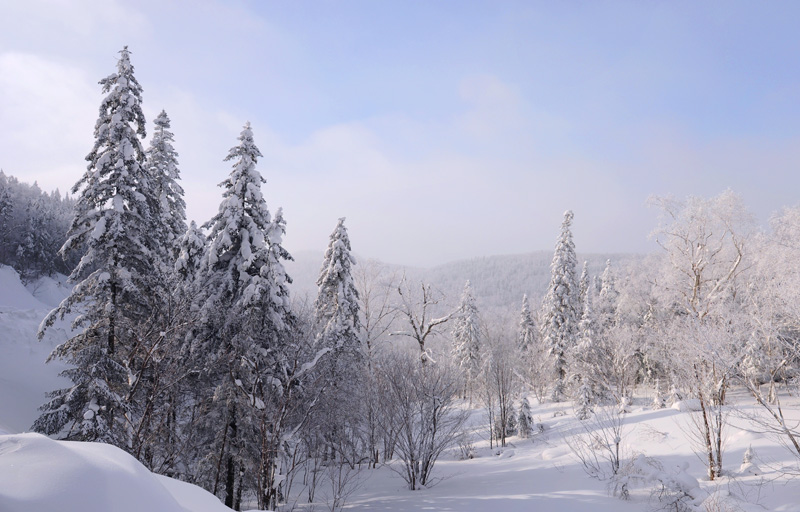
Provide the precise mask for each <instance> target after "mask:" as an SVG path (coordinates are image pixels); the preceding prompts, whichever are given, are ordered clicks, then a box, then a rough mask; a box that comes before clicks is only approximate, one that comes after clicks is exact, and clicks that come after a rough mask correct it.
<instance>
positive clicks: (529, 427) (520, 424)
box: [517, 398, 533, 439]
mask: <svg viewBox="0 0 800 512" xmlns="http://www.w3.org/2000/svg"><path fill="white" fill-rule="evenodd" d="M517 430H518V431H519V436H520V437H521V438H523V439H527V438H529V437H530V436H531V434H532V433H533V416H532V415H531V404H530V402H528V399H527V398H523V399H522V403H521V404H520V405H519V414H518V415H517Z"/></svg>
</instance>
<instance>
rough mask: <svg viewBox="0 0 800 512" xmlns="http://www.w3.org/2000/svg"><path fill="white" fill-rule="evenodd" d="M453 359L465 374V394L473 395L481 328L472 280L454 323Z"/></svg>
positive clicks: (479, 356) (479, 363) (478, 361)
mask: <svg viewBox="0 0 800 512" xmlns="http://www.w3.org/2000/svg"><path fill="white" fill-rule="evenodd" d="M452 335H453V361H454V362H455V364H456V366H458V367H459V368H461V371H462V373H463V376H464V395H465V397H466V396H471V395H472V391H473V389H472V388H473V386H474V383H475V381H476V379H477V377H478V373H479V372H480V368H481V329H480V318H479V315H478V306H477V305H476V304H475V297H473V295H472V287H471V286H470V282H469V281H467V283H466V284H465V285H464V291H463V292H462V294H461V303H460V304H459V306H458V312H457V313H456V315H455V318H454V324H453V332H452Z"/></svg>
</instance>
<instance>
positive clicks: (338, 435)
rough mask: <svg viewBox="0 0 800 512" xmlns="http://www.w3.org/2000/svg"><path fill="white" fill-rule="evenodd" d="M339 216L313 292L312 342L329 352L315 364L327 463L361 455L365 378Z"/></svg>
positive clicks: (356, 305) (344, 231) (351, 261)
mask: <svg viewBox="0 0 800 512" xmlns="http://www.w3.org/2000/svg"><path fill="white" fill-rule="evenodd" d="M344 221H345V219H344V218H340V219H339V221H338V222H337V224H336V227H335V228H334V230H333V232H332V233H331V235H330V238H329V241H328V247H327V249H326V250H325V257H324V259H323V262H322V266H321V268H320V271H319V277H318V278H317V286H318V287H319V291H318V294H317V298H316V300H315V301H314V323H315V325H316V331H317V336H316V341H315V343H316V346H317V347H319V348H320V349H327V350H329V351H330V352H331V356H330V357H329V358H326V360H325V362H324V364H322V365H320V367H319V372H318V375H319V378H320V379H321V382H322V383H324V386H325V388H326V389H325V392H324V393H323V395H322V400H321V403H320V406H319V409H320V411H318V414H317V416H318V417H317V419H316V420H317V421H316V422H315V427H317V430H318V431H320V432H321V433H322V438H323V439H324V443H325V449H326V452H325V453H324V454H323V457H328V458H330V460H331V462H330V463H331V464H341V463H343V460H345V459H347V460H358V459H361V458H362V457H364V456H365V455H364V454H363V453H361V452H363V450H365V447H364V446H362V443H361V442H360V441H361V439H360V435H359V434H360V432H361V431H362V421H363V419H362V418H360V417H359V413H360V412H361V405H363V404H361V403H359V402H358V396H359V391H360V387H361V383H362V382H363V381H364V378H365V377H366V372H365V369H366V368H365V363H366V358H365V354H364V351H363V350H362V347H361V334H362V326H361V318H360V304H359V294H358V291H357V290H356V286H355V281H354V279H353V266H354V265H355V263H356V260H355V258H354V257H353V255H352V254H351V250H352V247H351V245H350V238H349V237H348V234H347V228H346V227H345V225H344Z"/></svg>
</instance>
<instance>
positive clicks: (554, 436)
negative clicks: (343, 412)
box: [0, 267, 800, 512]
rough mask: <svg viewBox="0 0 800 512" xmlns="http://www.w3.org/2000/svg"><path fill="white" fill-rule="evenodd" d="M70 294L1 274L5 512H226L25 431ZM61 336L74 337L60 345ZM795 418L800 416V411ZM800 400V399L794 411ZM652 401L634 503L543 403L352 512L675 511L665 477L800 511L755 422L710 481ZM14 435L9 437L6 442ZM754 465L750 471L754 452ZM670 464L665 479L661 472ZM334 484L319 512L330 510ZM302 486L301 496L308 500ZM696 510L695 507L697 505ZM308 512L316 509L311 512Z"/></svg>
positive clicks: (741, 501) (0, 503)
mask: <svg viewBox="0 0 800 512" xmlns="http://www.w3.org/2000/svg"><path fill="white" fill-rule="evenodd" d="M65 295H66V288H65V287H64V286H63V285H62V284H60V282H59V281H56V280H52V279H44V280H41V281H39V282H38V283H35V284H34V285H29V286H28V287H27V288H26V287H25V286H23V285H22V284H21V283H20V281H19V278H18V277H17V275H16V273H15V272H14V271H13V270H12V269H10V268H8V267H0V430H2V431H4V432H5V433H6V434H5V435H0V511H2V512H32V511H50V510H64V511H81V512H91V511H103V512H128V511H130V512H134V511H136V512H139V511H174V512H184V511H195V512H214V511H222V510H227V508H226V507H224V506H223V505H221V504H220V502H219V501H218V500H217V499H216V498H215V497H214V496H212V495H211V494H209V493H207V492H206V491H204V490H202V489H199V488H198V487H195V486H192V485H189V484H186V483H183V482H179V481H176V480H172V479H170V478H166V477H162V476H158V475H153V474H152V473H150V472H148V471H147V470H146V469H145V468H144V467H143V466H142V465H141V464H139V463H138V462H137V461H136V460H134V459H133V458H132V457H130V456H129V455H128V454H126V453H125V452H123V451H122V450H119V449H117V448H114V447H111V446H107V445H102V444H97V443H75V442H58V441H53V440H50V439H48V438H46V437H44V436H41V435H38V434H30V433H23V432H26V431H27V430H28V429H29V427H30V425H31V423H32V422H33V420H34V419H35V418H36V417H37V414H38V411H37V407H38V406H39V405H41V404H42V403H43V402H44V400H45V393H46V392H47V391H50V390H52V389H55V388H56V387H58V386H61V385H63V384H65V382H63V381H62V380H61V378H60V377H58V372H59V371H60V370H61V369H62V368H63V366H60V363H58V362H54V363H49V364H45V362H44V361H45V359H46V357H47V355H48V354H49V353H50V351H51V350H52V349H53V347H54V346H55V345H56V344H57V343H58V342H59V341H60V339H63V337H64V336H65V334H66V333H65V332H64V330H65V329H66V327H64V326H59V328H58V329H53V330H51V331H49V333H48V336H47V337H46V338H45V339H44V340H43V341H41V342H39V341H37V340H36V330H37V327H38V325H39V322H40V321H41V319H42V318H43V317H44V315H45V314H46V312H47V311H48V310H49V309H50V308H51V307H52V306H54V305H55V304H56V303H58V301H59V300H61V298H63V297H64V296H65ZM59 336H60V337H61V338H60V339H59ZM732 400H733V402H735V403H738V404H739V405H738V406H737V410H738V411H740V413H747V412H755V413H759V412H760V411H759V410H758V409H757V407H756V406H754V405H753V404H752V400H751V399H749V398H748V397H747V396H746V395H745V394H742V393H739V394H736V393H734V396H733V399H732ZM788 400H789V401H788V405H787V407H786V409H787V410H788V411H789V413H790V414H792V415H794V416H798V419H800V402H799V401H797V400H796V399H791V398H789V399H788ZM792 400H794V401H792ZM649 402H650V401H649V399H648V398H647V397H641V398H640V399H639V400H638V401H637V402H635V403H634V404H633V406H632V407H631V410H630V412H629V413H628V414H626V415H624V426H623V435H622V445H623V449H624V452H623V454H624V455H625V457H626V459H627V460H633V459H636V457H637V456H639V455H642V456H646V457H648V459H644V458H638V459H636V460H637V461H638V462H637V464H635V465H634V467H635V469H636V471H632V472H631V474H632V475H633V476H634V478H633V479H632V480H631V482H630V484H629V488H630V498H629V499H628V500H627V501H623V500H620V499H619V498H617V497H614V496H612V495H611V492H610V491H611V488H610V485H611V484H610V481H608V480H606V481H600V480H598V479H594V478H591V477H589V476H588V475H587V473H586V472H585V471H584V468H583V466H582V465H581V464H580V463H579V462H578V460H577V459H576V457H575V456H574V454H573V452H572V450H571V449H570V446H575V445H576V443H577V438H576V437H574V436H575V435H581V433H582V432H585V429H584V428H583V426H584V425H589V426H590V428H592V427H591V425H592V422H591V420H590V421H588V422H584V423H581V422H580V421H578V420H577V419H576V418H575V416H574V414H573V411H572V409H571V407H570V406H569V404H544V405H535V401H534V400H531V403H532V413H533V416H534V419H535V421H536V423H537V425H542V427H543V432H538V430H537V433H535V434H534V435H533V436H532V437H531V438H530V439H520V438H517V437H512V438H511V439H510V442H509V445H508V446H507V447H505V448H495V449H489V447H488V442H487V440H486V427H485V426H484V423H485V417H484V414H483V412H482V411H481V410H479V409H475V410H474V411H473V413H472V416H471V421H470V429H469V432H470V433H471V434H472V438H473V440H474V445H475V454H476V457H475V458H473V459H467V460H460V457H459V456H458V449H457V448H454V449H453V450H451V451H450V452H448V453H447V454H446V456H445V457H443V458H442V459H441V460H440V461H439V462H438V463H437V465H436V468H435V477H436V480H437V482H436V483H435V485H432V486H429V488H427V489H424V490H420V491H409V490H408V489H407V488H406V487H405V484H404V482H403V481H402V479H401V478H400V477H399V476H398V475H397V474H396V473H394V472H393V471H392V470H391V468H390V467H387V466H384V467H381V468H378V469H376V470H366V469H365V470H363V471H361V472H360V473H359V474H358V476H357V477H356V480H354V482H355V483H357V484H358V486H357V487H356V488H355V490H354V491H353V492H352V494H351V495H350V496H349V498H348V500H347V507H346V508H347V510H353V511H385V512H395V511H397V512H399V511H411V510H451V511H465V512H480V511H488V512H501V511H502V512H505V511H511V512H513V511H523V510H524V511H529V510H540V511H551V510H555V511H560V512H573V511H583V510H587V511H592V512H606V511H626V510H631V511H633V510H641V511H645V510H654V509H659V507H663V502H659V500H658V490H659V486H658V485H657V484H656V480H655V477H656V476H658V477H660V478H662V480H664V479H671V480H670V481H674V482H680V483H681V485H682V488H684V489H688V490H689V491H690V492H689V493H690V494H691V500H689V499H687V503H689V502H690V501H693V502H694V505H696V508H694V509H693V510H698V511H706V510H707V511H716V510H730V511H745V512H750V511H763V510H775V511H782V512H790V511H795V512H800V479H792V478H790V477H788V476H787V474H786V471H785V468H786V467H794V468H797V462H798V461H797V459H795V458H793V457H792V455H791V453H790V452H789V451H787V450H786V449H785V448H783V447H782V446H781V445H780V444H779V442H778V441H777V440H775V439H773V438H771V437H769V436H767V435H766V434H763V433H759V432H758V431H757V430H758V429H756V428H754V427H753V426H752V425H751V424H750V423H749V422H747V421H746V420H745V419H744V418H743V416H742V414H740V413H732V414H731V416H730V427H729V429H728V433H727V446H726V450H725V460H724V468H725V471H726V474H725V476H724V477H722V478H720V479H718V480H716V481H714V482H710V481H707V480H706V479H704V475H705V470H704V466H703V462H702V460H701V459H700V458H699V457H698V456H696V455H695V453H694V451H693V447H692V443H691V441H690V439H691V426H690V425H691V423H690V418H691V414H692V413H691V412H689V411H687V410H678V409H661V410H653V409H652V408H650V406H649ZM0 434H2V432H0ZM751 447H752V451H754V452H755V457H754V459H753V461H751V463H750V464H749V465H745V466H744V467H742V460H743V457H744V454H745V452H746V451H747V450H748V448H751ZM656 466H657V468H656ZM326 491H327V489H326V488H325V485H324V484H323V485H322V488H320V490H319V491H318V493H317V496H318V498H317V502H318V503H317V506H316V509H317V510H327V507H326V503H325V501H326V500H325V496H326V494H328V493H327V492H326ZM303 494H304V493H302V492H301V489H300V487H299V484H296V487H295V489H294V492H293V495H295V496H298V495H303ZM694 505H693V506H694ZM301 509H305V510H310V509H311V507H302V508H301Z"/></svg>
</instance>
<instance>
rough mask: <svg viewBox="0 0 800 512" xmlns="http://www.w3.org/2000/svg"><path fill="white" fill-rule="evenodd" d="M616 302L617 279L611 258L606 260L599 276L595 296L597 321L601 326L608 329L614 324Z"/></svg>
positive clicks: (617, 295) (617, 298) (617, 294)
mask: <svg viewBox="0 0 800 512" xmlns="http://www.w3.org/2000/svg"><path fill="white" fill-rule="evenodd" d="M618 302H619V291H618V290H617V279H616V276H615V275H614V269H613V267H612V266H611V260H606V268H605V269H604V270H603V274H602V275H601V276H600V293H599V294H598V297H597V313H598V317H599V318H598V322H599V325H600V327H601V328H603V329H608V328H609V327H611V325H613V324H614V321H615V317H616V314H617V303H618Z"/></svg>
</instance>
